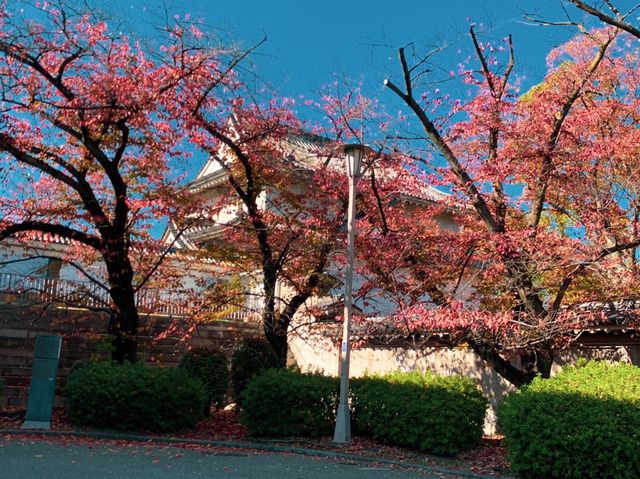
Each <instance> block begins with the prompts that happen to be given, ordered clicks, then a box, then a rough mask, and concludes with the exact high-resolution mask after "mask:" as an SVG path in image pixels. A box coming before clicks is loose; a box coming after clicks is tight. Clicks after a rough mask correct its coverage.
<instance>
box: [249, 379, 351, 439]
mask: <svg viewBox="0 0 640 479" xmlns="http://www.w3.org/2000/svg"><path fill="white" fill-rule="evenodd" d="M242 401H243V402H242V404H243V406H244V407H243V410H242V416H241V421H242V423H243V424H244V425H246V426H247V429H248V430H249V433H250V434H251V435H253V436H270V437H282V436H311V437H315V436H325V435H329V434H331V433H332V432H333V426H334V421H335V415H336V407H337V401H338V379H337V378H329V377H326V376H322V375H320V374H301V373H299V372H295V371H292V370H289V369H267V370H264V371H262V372H260V373H259V374H257V375H256V376H254V377H253V378H252V379H251V380H250V381H249V383H248V384H247V387H246V388H245V390H244V391H243V393H242Z"/></svg>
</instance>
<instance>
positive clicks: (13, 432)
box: [0, 429, 512, 479]
mask: <svg viewBox="0 0 640 479" xmlns="http://www.w3.org/2000/svg"><path fill="white" fill-rule="evenodd" d="M0 435H5V436H48V437H86V438H93V439H106V440H114V441H122V440H124V441H136V442H155V443H161V444H167V445H171V444H196V445H200V446H211V447H227V448H234V449H245V450H254V451H266V452H280V453H293V454H299V455H301V456H309V457H321V458H336V459H344V460H347V461H354V462H360V463H377V464H384V465H387V466H399V467H403V468H409V469H417V470H421V471H424V472H434V473H438V474H446V475H450V476H460V477H466V478H469V479H512V478H511V477H509V476H483V475H480V474H476V473H473V472H469V471H465V470H456V469H446V468H443V467H437V466H427V465H425V464H417V463H412V462H402V461H395V460H393V459H384V458H377V457H370V456H359V455H357V454H346V453H340V452H335V451H324V450H320V449H307V448H302V447H289V446H277V445H274V444H269V443H265V442H239V441H208V440H206V439H186V438H179V437H169V438H167V437H155V436H142V435H138V434H126V433H117V432H102V431H92V432H86V431H47V430H29V429H24V430H23V429H0Z"/></svg>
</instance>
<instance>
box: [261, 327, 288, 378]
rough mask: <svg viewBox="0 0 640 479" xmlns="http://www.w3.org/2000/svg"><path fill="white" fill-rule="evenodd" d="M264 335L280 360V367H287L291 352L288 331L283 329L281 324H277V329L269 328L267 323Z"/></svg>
mask: <svg viewBox="0 0 640 479" xmlns="http://www.w3.org/2000/svg"><path fill="white" fill-rule="evenodd" d="M264 335H265V337H266V338H267V341H268V342H269V344H270V345H271V348H272V349H273V352H274V353H276V357H277V358H278V367H279V368H285V367H287V354H288V352H289V343H288V338H287V333H286V329H285V328H282V327H281V325H280V324H277V325H276V327H275V328H273V329H271V328H267V327H266V323H265V328H264Z"/></svg>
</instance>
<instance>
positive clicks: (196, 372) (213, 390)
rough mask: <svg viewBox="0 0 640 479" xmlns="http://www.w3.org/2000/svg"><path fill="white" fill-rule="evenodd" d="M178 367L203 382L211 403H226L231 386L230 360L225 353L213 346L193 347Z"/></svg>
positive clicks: (217, 405)
mask: <svg viewBox="0 0 640 479" xmlns="http://www.w3.org/2000/svg"><path fill="white" fill-rule="evenodd" d="M178 367H179V368H182V369H184V370H185V371H187V373H189V375H190V376H191V377H193V378H196V379H198V380H199V381H200V382H201V383H202V384H203V386H204V388H205V391H206V392H207V396H208V398H209V405H213V406H215V407H220V406H222V405H224V403H225V399H226V397H227V389H228V387H229V361H228V360H227V357H226V356H225V355H224V354H223V353H221V352H219V351H216V350H215V349H213V348H207V347H202V348H193V349H191V350H190V351H187V353H186V354H185V355H184V357H183V358H182V360H181V361H180V363H179V364H178Z"/></svg>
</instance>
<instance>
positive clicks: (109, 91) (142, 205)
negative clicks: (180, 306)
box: [0, 1, 207, 362]
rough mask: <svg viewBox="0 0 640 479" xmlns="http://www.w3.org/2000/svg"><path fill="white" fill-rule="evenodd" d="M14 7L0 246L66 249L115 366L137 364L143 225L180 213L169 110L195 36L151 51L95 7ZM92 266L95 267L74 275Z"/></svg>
mask: <svg viewBox="0 0 640 479" xmlns="http://www.w3.org/2000/svg"><path fill="white" fill-rule="evenodd" d="M21 6H22V7H24V9H18V8H17V6H16V7H15V8H7V7H5V6H4V4H3V6H2V7H1V8H0V95H1V97H0V115H1V119H0V152H1V153H0V168H1V181H2V185H3V189H2V193H1V203H0V239H4V238H8V237H16V238H18V239H21V240H24V241H26V242H28V241H29V240H30V238H33V235H34V234H35V235H40V236H42V235H44V236H47V235H50V236H55V237H59V238H63V239H65V240H67V241H69V242H70V243H71V244H72V245H73V249H72V255H73V258H72V259H73V260H74V262H75V264H77V265H79V269H80V270H81V271H82V272H83V274H84V275H85V276H86V277H87V279H89V280H92V281H94V282H95V283H96V284H98V285H99V287H101V288H104V289H105V290H106V291H107V292H108V296H109V298H110V304H108V305H107V306H108V310H109V311H110V314H111V319H110V323H109V332H110V333H111V334H112V335H113V352H112V354H113V358H114V359H115V360H117V361H119V362H122V361H135V359H136V350H137V331H138V322H139V321H138V311H137V307H136V292H137V291H138V290H139V289H140V288H141V287H143V286H144V285H145V284H147V283H148V281H149V279H150V277H151V276H152V275H153V274H154V273H156V272H157V270H158V266H159V262H160V261H161V260H162V259H163V258H164V257H165V256H166V251H167V249H166V247H160V246H159V245H158V243H156V242H154V241H153V240H152V239H151V235H150V228H151V227H152V226H153V224H154V222H155V221H156V219H157V218H158V217H160V216H164V215H172V214H173V215H175V214H176V208H177V207H178V202H177V200H178V196H179V195H177V194H176V190H175V188H174V187H175V184H176V182H177V181H178V179H179V175H176V174H174V173H171V172H170V164H171V162H172V161H173V159H175V158H176V157H177V156H179V155H180V150H179V147H180V133H179V132H178V131H177V130H176V128H175V127H174V123H175V122H173V123H172V119H171V118H172V112H171V111H170V109H169V108H168V106H169V104H170V99H171V98H172V95H173V93H174V92H175V91H176V87H177V85H178V84H179V83H180V81H182V80H183V79H184V78H185V77H186V76H188V75H189V74H190V73H191V72H192V71H194V70H195V69H197V67H198V66H199V65H198V64H197V63H189V62H190V61H191V60H193V59H194V58H193V57H192V56H189V55H188V54H187V51H188V50H189V48H188V47H187V46H186V44H185V39H186V37H187V35H188V34H195V35H198V34H199V31H198V30H197V29H196V28H194V29H192V30H191V31H186V32H185V31H184V30H183V27H181V26H178V25H167V27H166V29H165V33H166V37H165V38H164V40H163V41H164V45H162V46H161V48H159V49H158V50H157V51H151V52H150V53H149V52H145V50H144V49H143V48H142V47H141V45H140V44H139V43H138V42H135V41H133V39H131V38H128V37H127V36H125V35H123V34H121V33H118V32H115V31H112V30H110V29H109V26H108V24H107V22H106V21H105V20H104V19H103V17H102V16H101V14H99V13H98V12H96V11H80V10H76V9H74V8H73V7H72V6H71V5H70V4H67V3H65V2H62V1H61V2H54V3H53V4H51V3H48V2H43V3H42V4H41V3H37V4H35V6H34V5H29V4H26V3H25V4H22V5H21ZM183 33H184V34H183ZM189 47H191V45H190V46H189ZM205 60H207V59H204V58H202V57H199V58H198V61H205ZM69 259H71V258H69ZM149 259H150V260H151V261H147V262H146V263H145V260H149ZM83 260H85V261H83ZM96 261H97V263H98V264H100V265H101V267H100V268H99V270H98V271H95V270H92V269H90V268H84V269H83V268H82V265H83V264H84V265H85V266H86V265H87V264H89V265H91V264H92V263H95V262H96Z"/></svg>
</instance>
